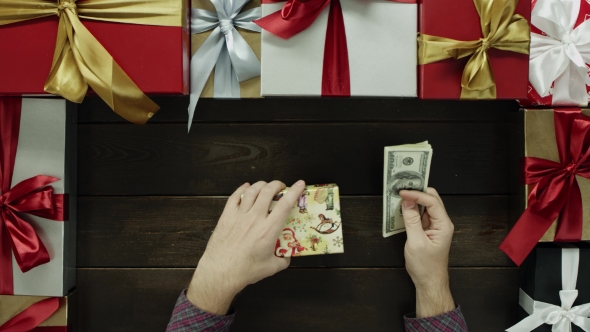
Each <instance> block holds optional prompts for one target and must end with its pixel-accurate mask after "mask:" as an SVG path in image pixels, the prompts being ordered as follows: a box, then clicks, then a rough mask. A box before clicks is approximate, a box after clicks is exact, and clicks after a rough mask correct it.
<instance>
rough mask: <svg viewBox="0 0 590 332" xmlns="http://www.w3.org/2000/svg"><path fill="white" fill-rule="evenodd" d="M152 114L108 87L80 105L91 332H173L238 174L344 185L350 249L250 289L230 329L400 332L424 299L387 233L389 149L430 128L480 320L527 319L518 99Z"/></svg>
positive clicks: (501, 325) (455, 254) (439, 179)
mask: <svg viewBox="0 0 590 332" xmlns="http://www.w3.org/2000/svg"><path fill="white" fill-rule="evenodd" d="M154 100H155V101H156V102H157V103H158V104H159V105H160V106H161V107H162V110H161V111H160V112H159V113H158V114H156V115H155V116H154V118H153V119H152V120H151V121H150V123H149V124H147V125H145V126H136V125H131V124H128V123H125V122H124V120H122V119H120V118H119V117H118V116H117V115H115V114H114V113H112V112H111V111H110V110H109V109H108V108H107V107H106V105H105V104H104V103H103V102H102V101H100V100H99V99H97V98H90V97H89V98H87V99H86V101H85V102H84V103H83V104H82V105H81V107H80V110H79V118H80V124H79V131H78V133H79V138H78V146H79V147H78V174H79V176H78V183H79V186H78V191H79V195H80V198H79V206H78V211H79V213H78V221H79V222H78V252H77V253H78V259H77V265H78V286H77V289H78V294H79V306H78V319H79V330H80V331H89V332H90V331H100V332H104V331H142V332H144V331H164V329H165V327H166V324H167V322H168V319H169V318H170V314H171V312H172V309H173V307H174V303H175V301H176V298H177V296H178V295H179V294H180V292H181V290H182V289H183V288H185V287H186V286H187V285H188V282H189V280H190V277H191V275H192V273H193V269H194V267H195V266H196V264H197V262H198V260H199V257H200V256H201V255H202V253H203V250H204V249H205V246H206V244H207V240H208V238H209V236H210V234H211V232H212V230H213V228H214V226H215V224H216V222H217V218H218V217H219V215H220V213H221V211H222V209H223V205H224V203H225V199H226V197H227V196H228V195H229V194H231V193H232V192H233V191H234V189H235V188H236V187H238V186H239V185H240V184H242V183H244V182H246V181H249V182H254V181H257V180H266V181H270V180H273V179H280V180H282V181H284V182H285V183H287V184H291V183H293V182H294V181H296V180H298V179H300V178H302V179H304V180H306V181H307V182H308V183H309V184H314V183H326V182H335V183H338V185H339V186H340V188H341V189H340V190H341V195H342V200H341V202H342V217H343V218H342V219H343V229H344V241H345V251H346V253H345V254H343V255H326V256H316V257H303V258H296V259H293V261H292V264H291V267H290V268H289V269H288V270H286V271H284V272H281V273H279V274H278V275H276V276H274V277H272V278H269V279H266V280H263V281H262V282H260V283H258V284H256V285H254V286H251V287H249V288H247V289H246V290H245V291H244V292H243V293H242V294H241V295H240V296H239V297H238V298H237V300H236V302H235V308H236V311H237V313H238V315H237V317H236V321H235V323H234V326H233V328H232V331H281V332H283V331H298V332H301V331H403V330H404V328H403V321H402V315H403V314H405V313H408V312H411V311H414V305H415V299H414V287H413V285H412V282H411V280H410V278H409V276H408V275H407V273H406V271H405V269H404V256H403V247H404V243H405V241H406V236H405V235H404V234H400V235H397V236H393V237H390V238H387V239H384V238H383V237H382V236H381V223H382V198H381V195H382V190H383V188H382V177H383V147H384V146H387V145H397V144H404V143H416V142H420V141H424V140H429V141H430V143H431V144H432V146H433V149H434V157H433V164H432V169H431V180H430V181H431V182H430V185H431V186H433V187H435V188H436V189H438V191H439V192H440V193H441V195H442V198H443V200H444V202H445V204H446V207H447V209H448V212H449V214H450V216H451V218H452V220H453V222H454V223H455V237H454V239H453V246H452V249H451V257H450V265H451V271H450V276H451V286H452V290H453V294H454V297H455V300H456V302H457V303H459V304H461V306H462V309H463V311H464V313H465V316H466V318H467V322H468V324H469V327H470V330H471V331H478V332H479V331H482V332H485V331H493V332H497V331H503V330H504V329H505V328H507V327H509V326H510V325H512V324H514V323H516V322H517V321H518V317H517V309H518V270H517V268H515V267H514V265H513V264H512V263H511V262H510V261H509V260H508V258H506V257H505V255H504V254H503V253H502V252H501V251H500V250H499V249H498V245H499V244H500V242H501V241H502V239H503V238H504V237H505V236H506V234H507V232H508V230H509V229H510V226H511V221H510V220H509V217H508V204H509V197H508V193H509V189H508V188H509V180H508V171H509V167H517V166H518V165H513V164H510V161H509V156H508V148H509V143H510V142H509V130H510V127H509V113H510V112H513V111H516V110H518V105H517V104H516V102H512V101H492V102H468V101H461V102H458V101H444V102H441V101H419V100H399V99H398V100H395V99H388V100H382V99H351V100H349V99H329V100H328V99H315V100H310V99H300V100H299V99H270V100H242V101H219V100H201V101H200V102H199V105H198V108H197V111H196V114H195V123H194V124H193V126H192V130H191V132H190V133H189V134H187V125H186V121H187V106H188V97H172V98H170V97H166V98H164V97H162V98H155V99H154Z"/></svg>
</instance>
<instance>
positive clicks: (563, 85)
mask: <svg viewBox="0 0 590 332" xmlns="http://www.w3.org/2000/svg"><path fill="white" fill-rule="evenodd" d="M567 60H568V64H567V67H566V68H565V70H564V71H563V73H562V74H561V75H560V76H559V77H558V78H557V79H556V80H555V84H554V86H553V105H556V106H571V105H577V106H586V105H587V104H588V94H587V92H586V81H585V77H586V75H588V73H587V72H586V73H584V74H583V75H584V76H582V74H580V72H579V70H578V68H577V67H576V66H575V65H574V64H573V63H571V62H569V58H568V59H567ZM584 67H585V66H584ZM585 68H586V67H585Z"/></svg>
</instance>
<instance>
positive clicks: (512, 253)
mask: <svg viewBox="0 0 590 332" xmlns="http://www.w3.org/2000/svg"><path fill="white" fill-rule="evenodd" d="M556 217H557V216H556V215H555V216H552V215H548V216H547V218H544V217H540V216H538V215H536V214H534V213H533V212H532V211H531V209H530V206H529V208H527V209H526V210H525V211H524V213H523V214H522V216H520V219H518V221H517V222H516V224H515V225H514V227H513V228H512V230H510V233H508V236H506V238H505V239H504V241H502V244H501V245H500V250H502V251H503V252H505V253H506V255H508V257H510V259H512V261H513V262H514V263H515V264H516V265H518V266H520V265H521V264H522V262H523V261H524V260H525V258H526V257H527V256H528V254H529V253H530V252H531V250H533V248H534V247H535V245H536V244H537V242H539V240H540V239H541V238H542V237H543V234H545V232H546V231H547V229H549V227H550V226H551V224H553V221H554V220H555V218H556Z"/></svg>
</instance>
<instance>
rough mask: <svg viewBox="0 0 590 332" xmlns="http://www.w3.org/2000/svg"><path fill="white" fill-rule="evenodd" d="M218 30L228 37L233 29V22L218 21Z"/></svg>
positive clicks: (226, 20)
mask: <svg viewBox="0 0 590 332" xmlns="http://www.w3.org/2000/svg"><path fill="white" fill-rule="evenodd" d="M219 28H220V29H221V32H222V33H223V34H224V35H228V34H230V33H231V32H232V30H233V29H234V22H233V20H228V19H220V20H219Z"/></svg>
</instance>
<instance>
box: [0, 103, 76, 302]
mask: <svg viewBox="0 0 590 332" xmlns="http://www.w3.org/2000/svg"><path fill="white" fill-rule="evenodd" d="M21 106H22V105H21V100H20V99H18V98H5V99H1V100H0V294H13V293H14V285H13V279H12V253H14V257H15V259H16V262H17V263H18V266H19V267H20V269H21V271H22V272H27V271H29V270H31V269H32V268H34V267H37V266H39V265H41V264H45V263H47V262H49V260H50V258H49V253H48V252H47V248H45V245H44V244H43V242H42V241H41V239H39V236H38V235H37V233H36V232H35V229H34V228H33V226H31V224H29V223H28V222H27V221H26V220H24V219H23V218H22V217H21V216H20V215H19V213H28V214H31V215H34V216H38V217H41V218H46V219H51V220H56V221H63V220H64V208H63V207H64V195H62V194H59V195H58V194H54V193H53V187H50V186H48V185H49V184H51V183H53V182H55V181H58V180H59V179H58V178H54V177H50V176H44V175H37V176H35V177H32V178H30V179H27V180H24V181H22V182H20V183H18V184H17V185H15V186H14V187H12V188H10V185H11V182H12V174H13V171H14V162H15V160H16V150H17V145H18V136H19V129H20V114H21Z"/></svg>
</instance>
